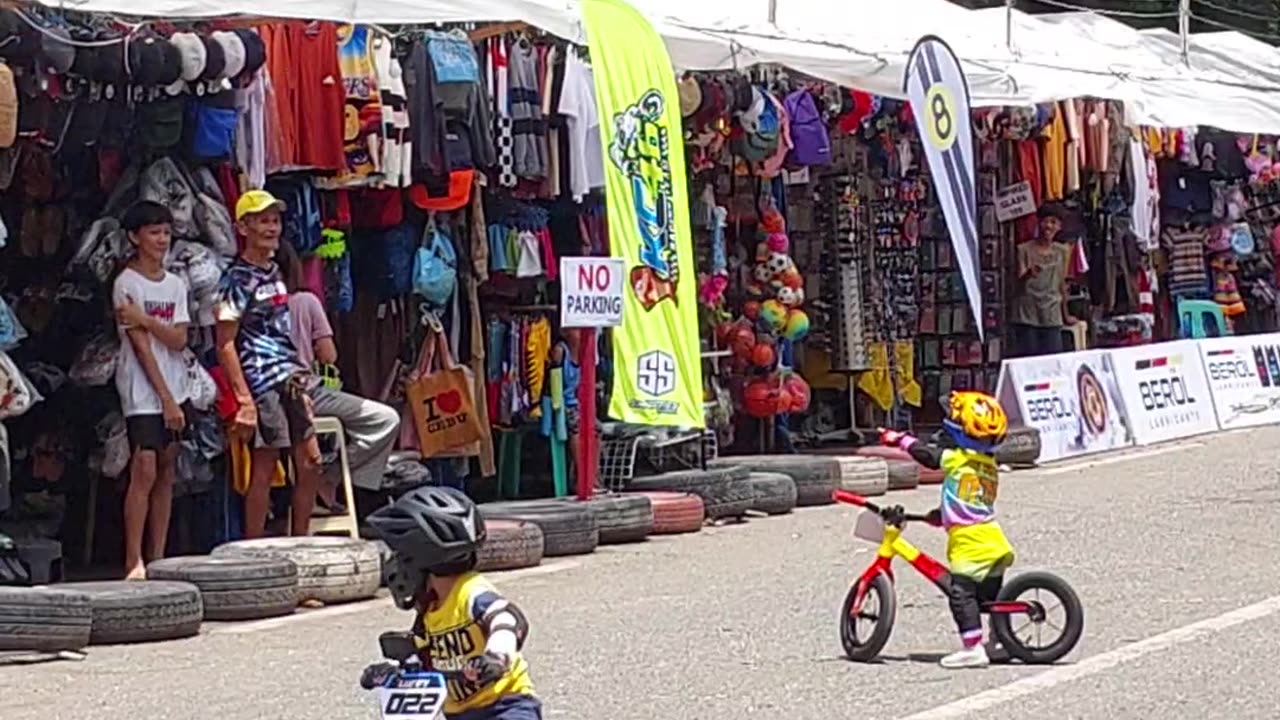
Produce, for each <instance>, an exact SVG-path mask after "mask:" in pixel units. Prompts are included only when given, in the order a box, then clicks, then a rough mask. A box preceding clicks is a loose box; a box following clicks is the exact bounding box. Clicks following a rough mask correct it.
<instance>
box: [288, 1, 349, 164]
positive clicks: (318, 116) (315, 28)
mask: <svg viewBox="0 0 1280 720" xmlns="http://www.w3.org/2000/svg"><path fill="white" fill-rule="evenodd" d="M289 46H290V47H289V49H290V51H291V60H292V61H293V63H294V72H295V73H296V79H297V103H296V107H295V110H296V112H297V115H296V116H295V117H296V119H295V125H296V127H298V128H300V129H301V131H302V132H303V133H305V141H303V140H300V141H299V143H298V161H299V163H300V164H302V165H305V166H307V167H312V168H318V169H322V170H334V171H340V170H342V169H343V168H344V167H345V166H346V154H345V153H344V152H343V118H344V117H345V114H346V113H345V110H344V107H345V106H344V101H345V96H346V92H345V90H344V89H343V84H342V68H341V66H340V65H339V63H338V27H337V25H336V24H334V23H331V22H312V23H292V24H290V25H289Z"/></svg>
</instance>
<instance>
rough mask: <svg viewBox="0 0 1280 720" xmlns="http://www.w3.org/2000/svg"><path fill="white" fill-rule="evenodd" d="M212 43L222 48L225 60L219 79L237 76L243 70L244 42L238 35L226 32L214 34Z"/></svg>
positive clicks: (220, 31) (221, 31)
mask: <svg viewBox="0 0 1280 720" xmlns="http://www.w3.org/2000/svg"><path fill="white" fill-rule="evenodd" d="M213 41H214V42H216V43H218V44H219V45H221V46H222V55H223V57H224V58H226V65H224V66H223V68H222V73H221V75H220V77H219V79H222V78H233V77H235V76H237V75H239V74H240V71H241V70H244V59H245V58H244V41H243V40H241V39H240V36H239V35H236V34H235V33H233V32H229V31H226V30H219V31H217V32H215V33H214V34H213Z"/></svg>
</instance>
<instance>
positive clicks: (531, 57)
mask: <svg viewBox="0 0 1280 720" xmlns="http://www.w3.org/2000/svg"><path fill="white" fill-rule="evenodd" d="M509 62H510V65H511V78H510V82H511V89H510V100H511V123H512V124H511V132H512V141H513V145H512V157H513V159H514V163H515V165H514V167H515V173H516V175H517V176H518V177H522V178H528V179H535V180H536V179H540V178H542V177H543V176H545V175H546V173H547V148H546V132H547V131H546V125H545V123H544V121H543V117H542V98H541V96H540V94H539V92H538V87H539V85H538V54H537V52H536V51H535V50H534V48H533V46H532V45H531V44H530V43H529V41H528V40H521V41H520V42H518V43H516V44H515V45H513V46H512V47H511V55H510V57H509Z"/></svg>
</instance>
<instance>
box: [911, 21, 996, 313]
mask: <svg viewBox="0 0 1280 720" xmlns="http://www.w3.org/2000/svg"><path fill="white" fill-rule="evenodd" d="M902 89H903V91H904V92H906V94H907V97H908V98H910V99H911V114H912V115H913V116H915V119H916V129H917V130H918V131H919V133H920V137H921V138H922V139H923V140H925V142H924V143H923V145H924V154H925V157H926V158H927V159H928V161H929V175H930V177H931V178H933V189H934V191H935V192H936V193H937V194H938V204H939V205H940V206H941V207H942V215H943V217H944V218H946V221H947V232H948V233H949V234H950V235H951V245H952V246H953V247H954V248H955V259H956V266H957V267H959V268H960V276H961V277H962V278H963V279H964V290H965V294H966V295H968V296H969V308H970V310H972V311H973V317H974V322H975V327H977V329H978V337H979V338H981V337H982V332H983V326H982V294H981V286H980V284H979V280H980V270H981V268H980V267H979V263H980V262H981V261H982V256H981V255H980V254H979V253H978V201H977V190H976V184H975V182H974V179H973V175H974V167H975V164H974V156H973V130H972V127H971V126H970V117H969V82H968V81H967V80H966V79H965V77H964V70H963V69H962V68H961V67H960V61H959V60H957V59H956V55H955V53H953V52H951V48H950V47H948V46H947V44H946V43H945V42H943V41H942V39H941V38H938V37H935V36H933V35H926V36H924V37H922V38H920V40H919V42H917V43H916V46H915V48H914V49H912V51H911V56H910V57H909V58H907V66H906V70H905V72H904V73H903V78H902Z"/></svg>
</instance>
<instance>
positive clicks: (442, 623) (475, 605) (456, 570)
mask: <svg viewBox="0 0 1280 720" xmlns="http://www.w3.org/2000/svg"><path fill="white" fill-rule="evenodd" d="M368 522H369V525H370V527H372V528H373V529H374V531H375V532H376V533H377V534H378V536H379V537H380V538H381V539H382V540H383V541H384V542H386V543H387V545H388V546H389V547H390V548H391V551H392V552H393V553H394V554H395V560H394V563H395V565H394V569H393V570H392V571H391V573H390V574H389V576H388V577H387V588H388V589H389V590H390V591H391V596H392V598H393V599H394V600H395V602H396V605H397V606H398V607H399V608H400V609H402V610H414V611H415V612H417V618H416V619H415V620H414V624H413V634H414V636H415V639H416V640H417V641H418V647H419V656H420V658H421V660H422V664H423V665H424V666H425V667H427V668H428V669H431V670H435V671H437V672H446V673H452V672H460V673H461V674H462V676H463V677H462V678H460V679H450V680H449V682H448V685H449V697H448V699H447V700H446V701H445V707H444V712H445V717H446V718H448V720H541V719H542V704H541V703H540V702H539V701H538V699H537V697H536V696H535V695H534V694H533V683H532V682H531V681H530V680H529V667H528V664H527V663H526V662H525V659H524V657H523V656H522V655H521V654H520V647H521V646H522V645H523V643H524V638H525V636H526V635H527V634H528V628H529V626H528V622H527V621H526V620H525V617H524V614H523V613H521V612H520V610H519V609H518V608H517V607H516V606H515V605H513V604H512V603H511V602H509V601H508V600H507V599H506V598H504V597H502V595H501V594H500V593H499V592H498V591H497V589H496V588H494V586H493V585H492V584H491V583H490V582H489V581H488V580H486V579H485V578H484V576H482V575H480V574H479V573H477V572H476V570H475V568H476V562H477V556H476V553H477V550H479V548H480V546H481V545H483V544H484V540H485V527H484V518H482V517H481V516H480V513H479V511H477V510H476V506H475V504H474V503H472V502H471V500H470V499H469V498H468V497H467V496H466V495H463V494H462V493H461V492H459V491H457V490H454V489H452V488H447V487H424V488H420V489H418V490H414V491H413V492H410V493H408V494H406V495H404V496H403V497H401V498H400V499H399V500H397V501H396V502H395V503H394V504H392V505H389V506H387V507H385V508H382V509H380V510H378V511H377V512H375V513H373V514H372V515H370V516H369V519H368ZM395 671H396V668H395V666H394V665H391V664H389V663H385V662H383V663H376V664H373V665H370V666H369V667H367V668H365V671H364V674H363V675H362V676H361V678H360V684H361V686H363V687H365V688H366V689H372V688H374V687H377V686H379V685H381V684H382V683H383V682H385V681H386V679H387V678H388V677H390V676H391V675H393V674H394V673H395Z"/></svg>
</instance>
